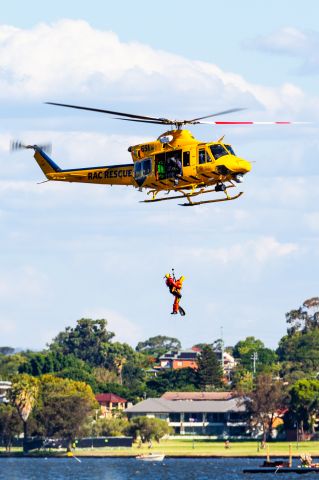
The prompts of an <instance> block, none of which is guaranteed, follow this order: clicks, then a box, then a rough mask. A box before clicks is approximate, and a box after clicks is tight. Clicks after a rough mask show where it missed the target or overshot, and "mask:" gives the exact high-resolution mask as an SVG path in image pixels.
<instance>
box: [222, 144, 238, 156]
mask: <svg viewBox="0 0 319 480" xmlns="http://www.w3.org/2000/svg"><path fill="white" fill-rule="evenodd" d="M225 147H226V148H227V150H228V151H229V153H231V155H236V154H235V152H234V150H233V149H232V147H231V145H225Z"/></svg>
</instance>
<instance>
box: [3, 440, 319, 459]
mask: <svg viewBox="0 0 319 480" xmlns="http://www.w3.org/2000/svg"><path fill="white" fill-rule="evenodd" d="M289 445H291V450H292V454H293V456H297V457H299V455H301V454H302V453H309V454H310V455H311V456H313V457H315V456H319V442H299V443H298V444H297V443H296V442H293V443H291V444H289V443H288V442H271V443H268V444H267V446H266V448H264V449H261V448H260V442H257V441H251V442H230V446H229V448H225V445H224V442H215V441H209V440H199V439H195V440H194V441H193V440H191V439H175V440H162V441H161V442H160V443H156V442H153V445H152V447H151V448H148V444H145V445H142V447H140V448H138V446H137V445H136V444H134V445H133V447H132V448H108V447H103V448H93V449H91V448H90V449H84V448H77V449H76V450H75V452H74V453H75V455H76V456H136V455H139V454H141V453H147V452H161V453H165V455H167V456H181V457H183V456H185V457H186V456H198V457H201V456H203V457H205V456H216V457H221V456H224V457H257V456H259V457H266V455H267V452H268V451H269V454H270V458H271V457H274V456H286V457H288V456H289ZM18 451H19V449H14V450H13V452H12V453H14V454H17V453H18ZM20 451H21V450H20ZM0 452H4V449H3V448H0ZM32 453H33V454H35V455H37V452H36V451H34V452H32ZM61 453H62V452H61V450H59V451H58V450H55V451H54V450H51V452H43V451H42V452H41V455H44V454H45V455H58V456H60V455H61ZM63 454H64V452H63V453H62V455H63Z"/></svg>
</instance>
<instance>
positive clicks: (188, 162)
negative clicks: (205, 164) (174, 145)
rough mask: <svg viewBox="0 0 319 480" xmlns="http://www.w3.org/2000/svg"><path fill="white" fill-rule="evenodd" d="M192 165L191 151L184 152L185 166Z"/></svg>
mask: <svg viewBox="0 0 319 480" xmlns="http://www.w3.org/2000/svg"><path fill="white" fill-rule="evenodd" d="M189 165H190V152H183V167H189Z"/></svg>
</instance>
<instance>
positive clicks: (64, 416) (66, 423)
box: [35, 375, 98, 450]
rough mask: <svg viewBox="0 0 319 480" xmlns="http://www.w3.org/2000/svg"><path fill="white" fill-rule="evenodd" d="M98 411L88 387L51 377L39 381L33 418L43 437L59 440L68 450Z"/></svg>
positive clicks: (46, 376) (44, 377) (83, 384)
mask: <svg viewBox="0 0 319 480" xmlns="http://www.w3.org/2000/svg"><path fill="white" fill-rule="evenodd" d="M97 409H98V403H97V402H96V400H95V397H94V394H93V392H92V389H91V387H89V386H88V385H86V384H85V383H83V382H76V381H74V380H69V379H65V378H57V377H54V376H53V375H43V376H42V377H40V402H39V406H38V408H37V410H36V411H35V416H36V419H37V422H38V423H39V424H40V425H42V427H43V433H44V435H45V436H46V437H51V438H63V439H66V440H67V442H68V450H70V448H71V444H72V442H73V441H74V439H75V438H76V437H80V436H81V435H82V433H83V432H84V430H85V427H86V425H87V422H88V421H89V419H90V417H91V416H93V415H94V413H95V411H96V410H97Z"/></svg>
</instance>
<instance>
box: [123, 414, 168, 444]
mask: <svg viewBox="0 0 319 480" xmlns="http://www.w3.org/2000/svg"><path fill="white" fill-rule="evenodd" d="M128 433H129V434H130V435H132V436H133V437H134V439H137V438H139V437H140V438H141V440H142V442H143V443H144V442H149V441H150V440H153V439H154V440H156V441H157V442H159V441H160V439H161V438H163V437H164V436H165V435H169V434H170V433H171V427H170V426H169V425H168V423H167V422H166V421H165V420H161V419H160V418H148V417H134V418H132V420H131V421H130V425H129V428H128Z"/></svg>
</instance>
